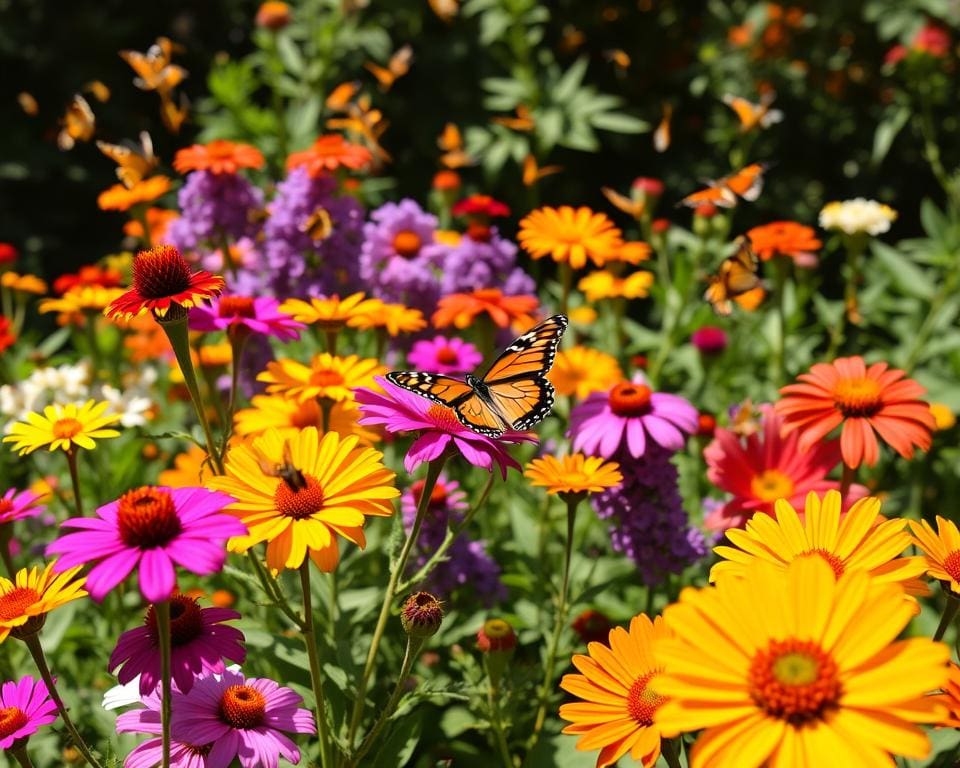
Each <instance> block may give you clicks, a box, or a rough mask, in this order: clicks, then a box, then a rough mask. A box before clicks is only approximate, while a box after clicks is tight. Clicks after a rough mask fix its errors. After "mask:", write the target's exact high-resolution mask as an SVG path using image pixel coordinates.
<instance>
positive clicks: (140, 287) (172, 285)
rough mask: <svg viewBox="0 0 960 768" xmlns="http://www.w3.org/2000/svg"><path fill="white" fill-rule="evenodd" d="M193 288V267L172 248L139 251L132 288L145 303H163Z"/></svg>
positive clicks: (168, 246)
mask: <svg viewBox="0 0 960 768" xmlns="http://www.w3.org/2000/svg"><path fill="white" fill-rule="evenodd" d="M189 287H190V265H189V264H187V260H186V259H185V258H183V256H181V255H180V251H178V250H177V249H176V248H174V247H173V246H172V245H161V246H158V247H156V248H151V249H150V250H148V251H140V253H138V254H137V255H136V257H135V258H134V260H133V288H134V290H135V291H136V292H137V293H139V294H140V295H141V296H142V297H143V298H145V299H162V298H164V297H167V296H173V295H175V294H178V293H181V292H182V291H185V290H187V288H189Z"/></svg>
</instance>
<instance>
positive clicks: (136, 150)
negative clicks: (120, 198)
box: [97, 131, 159, 189]
mask: <svg viewBox="0 0 960 768" xmlns="http://www.w3.org/2000/svg"><path fill="white" fill-rule="evenodd" d="M97 149H99V150H100V151H101V152H103V154H105V155H106V156H107V157H109V158H110V159H111V160H113V162H115V163H116V164H117V178H118V179H120V181H122V182H123V185H124V186H125V187H126V188H127V189H130V188H131V187H133V186H134V185H135V184H137V183H138V182H140V181H142V180H143V178H144V177H145V176H146V175H147V174H149V173H150V171H152V170H153V169H154V168H156V167H157V163H158V162H159V161H158V160H157V156H156V155H155V154H153V142H152V141H151V140H150V134H149V133H147V132H146V131H141V132H140V146H139V147H138V146H137V145H136V144H134V143H133V142H132V141H128V142H124V143H123V144H108V143H107V142H105V141H98V142H97Z"/></svg>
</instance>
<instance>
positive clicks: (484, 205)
mask: <svg viewBox="0 0 960 768" xmlns="http://www.w3.org/2000/svg"><path fill="white" fill-rule="evenodd" d="M452 213H453V215H454V216H476V217H481V218H483V219H484V220H489V219H493V218H503V217H504V216H509V215H510V208H509V207H508V206H507V205H506V204H505V203H501V202H500V201H499V200H495V199H494V198H492V197H490V195H479V194H474V195H470V197H465V198H464V199H463V200H459V201H458V202H456V203H454V206H453V209H452Z"/></svg>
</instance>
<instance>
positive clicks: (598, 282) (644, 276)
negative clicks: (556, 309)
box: [577, 269, 653, 301]
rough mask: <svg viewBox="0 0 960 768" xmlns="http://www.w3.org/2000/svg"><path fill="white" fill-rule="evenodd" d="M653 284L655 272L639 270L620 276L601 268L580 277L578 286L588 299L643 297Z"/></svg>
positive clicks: (647, 293)
mask: <svg viewBox="0 0 960 768" xmlns="http://www.w3.org/2000/svg"><path fill="white" fill-rule="evenodd" d="M651 285H653V273H652V272H646V271H644V270H639V269H638V270H637V271H636V272H633V273H632V274H630V275H627V276H626V277H619V276H617V275H614V274H613V273H612V272H608V271H607V270H605V269H601V270H599V271H597V272H591V273H590V274H589V275H587V276H586V277H583V278H581V279H580V282H578V283H577V288H578V289H579V290H581V291H583V292H584V293H585V294H586V296H587V301H601V300H602V299H620V298H623V299H642V298H645V297H646V296H648V295H649V293H650V286H651Z"/></svg>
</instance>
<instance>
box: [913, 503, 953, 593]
mask: <svg viewBox="0 0 960 768" xmlns="http://www.w3.org/2000/svg"><path fill="white" fill-rule="evenodd" d="M910 530H911V531H913V536H914V538H913V543H914V544H916V545H917V547H918V548H919V549H920V550H921V551H922V552H923V553H924V555H925V557H923V558H921V559H922V560H923V562H924V566H925V568H926V571H927V573H928V574H929V575H930V577H931V578H934V579H937V580H939V581H942V582H943V583H944V586H947V587H948V588H949V589H950V591H951V592H953V593H954V594H955V595H958V596H960V530H957V524H956V523H955V522H953V521H952V520H946V519H944V518H942V517H940V515H937V530H936V532H934V530H933V528H932V527H930V523H928V522H927V521H926V520H921V521H920V522H916V521H914V520H911V521H910Z"/></svg>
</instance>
